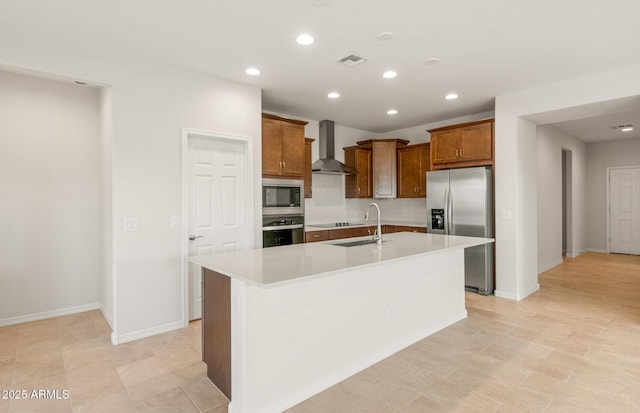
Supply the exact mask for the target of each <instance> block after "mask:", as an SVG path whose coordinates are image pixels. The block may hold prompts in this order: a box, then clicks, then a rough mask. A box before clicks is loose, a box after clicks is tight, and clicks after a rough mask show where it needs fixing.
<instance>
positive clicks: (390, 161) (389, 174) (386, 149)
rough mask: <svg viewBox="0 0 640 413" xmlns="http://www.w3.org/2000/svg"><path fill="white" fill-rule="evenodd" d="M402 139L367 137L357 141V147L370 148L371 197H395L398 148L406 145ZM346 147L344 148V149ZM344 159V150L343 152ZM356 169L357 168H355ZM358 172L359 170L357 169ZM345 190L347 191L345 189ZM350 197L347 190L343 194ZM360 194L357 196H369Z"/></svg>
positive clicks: (406, 142) (405, 141)
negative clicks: (367, 138)
mask: <svg viewBox="0 0 640 413" xmlns="http://www.w3.org/2000/svg"><path fill="white" fill-rule="evenodd" d="M408 143H409V141H407V140H404V139H369V140H365V141H359V142H358V146H357V148H364V149H370V150H371V175H370V176H371V185H372V187H371V190H372V192H373V193H372V195H373V198H396V196H397V189H398V188H397V184H398V178H397V176H398V175H397V174H398V167H397V165H398V163H397V161H398V155H397V150H398V148H403V147H405V146H407V144H408ZM346 149H347V148H345V150H346ZM345 160H346V152H345ZM356 169H357V168H356ZM358 172H360V170H358ZM345 191H348V190H347V189H346V190H345ZM345 195H346V196H347V198H353V197H350V196H349V194H348V192H347V193H346V194H345ZM369 197H370V196H368V197H365V196H362V195H360V196H359V198H369Z"/></svg>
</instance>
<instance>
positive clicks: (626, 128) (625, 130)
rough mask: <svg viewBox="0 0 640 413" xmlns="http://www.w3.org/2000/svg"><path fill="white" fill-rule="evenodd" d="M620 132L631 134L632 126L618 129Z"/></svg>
mask: <svg viewBox="0 0 640 413" xmlns="http://www.w3.org/2000/svg"><path fill="white" fill-rule="evenodd" d="M620 130H621V131H622V132H631V131H632V130H633V126H625V127H624V128H622V129H620Z"/></svg>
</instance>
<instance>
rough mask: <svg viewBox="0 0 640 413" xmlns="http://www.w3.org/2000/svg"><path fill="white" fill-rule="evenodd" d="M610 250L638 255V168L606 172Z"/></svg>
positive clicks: (639, 240) (639, 228)
mask: <svg viewBox="0 0 640 413" xmlns="http://www.w3.org/2000/svg"><path fill="white" fill-rule="evenodd" d="M609 215H610V221H609V222H610V224H609V225H610V232H609V233H610V237H611V238H610V247H609V248H610V251H611V252H617V253H622V254H637V255H640V167H635V168H615V169H610V170H609Z"/></svg>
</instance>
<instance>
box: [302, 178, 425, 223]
mask: <svg viewBox="0 0 640 413" xmlns="http://www.w3.org/2000/svg"><path fill="white" fill-rule="evenodd" d="M312 188H313V198H308V199H305V221H306V223H307V224H322V223H330V222H339V221H352V222H354V221H362V220H363V219H364V213H365V211H366V208H367V206H368V205H369V204H370V203H371V202H375V203H377V204H378V205H379V206H380V211H381V214H382V218H383V219H384V220H387V221H389V220H391V221H408V222H414V223H416V224H419V223H426V222H427V201H426V200H425V198H400V199H372V198H368V199H345V197H344V176H342V175H322V174H313V183H312Z"/></svg>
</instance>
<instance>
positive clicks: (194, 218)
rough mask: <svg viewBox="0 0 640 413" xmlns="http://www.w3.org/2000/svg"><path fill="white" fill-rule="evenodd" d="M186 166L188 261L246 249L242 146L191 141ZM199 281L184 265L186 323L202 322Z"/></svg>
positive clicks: (195, 269) (196, 269)
mask: <svg viewBox="0 0 640 413" xmlns="http://www.w3.org/2000/svg"><path fill="white" fill-rule="evenodd" d="M188 162H189V164H188V170H189V176H188V191H189V192H188V200H187V202H188V222H187V225H188V226H187V228H188V233H189V241H188V242H189V256H190V257H192V256H198V255H210V254H214V253H218V252H226V251H236V250H241V249H244V248H246V239H245V238H246V236H245V234H246V228H245V225H246V224H245V222H244V221H245V220H244V217H245V216H246V214H245V209H246V205H245V193H246V192H245V186H246V185H247V177H246V165H245V163H246V154H245V146H244V144H242V143H241V142H233V141H228V140H215V139H204V138H191V137H190V138H189V157H188ZM194 238H195V239H194ZM201 278H202V274H201V269H200V266H199V265H196V264H193V263H189V320H194V319H196V318H201V317H202V287H201Z"/></svg>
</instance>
